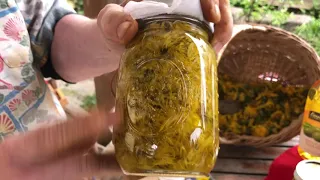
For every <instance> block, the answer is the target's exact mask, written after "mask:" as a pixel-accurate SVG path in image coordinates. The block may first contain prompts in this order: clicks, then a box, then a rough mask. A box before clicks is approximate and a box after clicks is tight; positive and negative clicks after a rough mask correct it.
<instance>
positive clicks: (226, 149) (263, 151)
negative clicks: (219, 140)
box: [219, 145, 288, 160]
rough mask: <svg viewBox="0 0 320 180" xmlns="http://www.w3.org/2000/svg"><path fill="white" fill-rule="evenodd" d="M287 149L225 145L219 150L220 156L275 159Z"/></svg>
mask: <svg viewBox="0 0 320 180" xmlns="http://www.w3.org/2000/svg"><path fill="white" fill-rule="evenodd" d="M287 149H288V148H286V147H265V148H259V149H257V148H252V147H245V146H242V147H239V146H232V145H223V146H221V148H220V151H219V158H234V159H242V158H245V159H264V160H273V159H275V158H276V157H278V156H279V154H282V153H283V152H284V151H286V150H287Z"/></svg>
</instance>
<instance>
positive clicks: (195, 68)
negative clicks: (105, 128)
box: [114, 20, 219, 175]
mask: <svg viewBox="0 0 320 180" xmlns="http://www.w3.org/2000/svg"><path fill="white" fill-rule="evenodd" d="M216 63H217V62H216V56H215V53H214V51H213V49H212V47H211V45H210V44H209V43H208V35H207V33H206V32H205V31H204V30H203V29H201V28H200V27H198V26H195V25H193V24H192V23H189V22H186V21H181V20H159V21H153V22H149V23H148V24H146V25H145V28H144V29H143V30H140V32H139V33H138V35H137V36H136V38H135V39H134V40H133V42H132V43H131V44H130V45H129V46H128V47H127V50H126V52H125V54H124V57H123V59H122V62H121V64H120V71H119V79H118V87H117V94H116V95H117V111H119V112H120V114H121V120H122V122H121V125H119V126H117V128H115V129H114V145H115V150H116V156H117V160H118V162H119V164H120V165H121V167H122V168H123V170H124V171H125V173H126V174H150V173H151V174H180V175H207V174H208V173H210V171H211V170H212V168H213V166H214V163H215V160H216V156H217V152H218V147H219V133H218V127H219V125H218V109H217V108H218V104H217V103H218V101H217V100H218V95H217V73H216V69H217V64H216Z"/></svg>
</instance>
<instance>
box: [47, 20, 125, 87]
mask: <svg viewBox="0 0 320 180" xmlns="http://www.w3.org/2000/svg"><path fill="white" fill-rule="evenodd" d="M122 50H123V47H120V46H118V47H116V48H110V47H109V46H108V44H107V41H105V39H104V37H103V35H102V33H101V31H100V29H99V28H98V25H97V22H96V20H92V19H89V18H86V17H84V16H80V15H75V14H72V15H68V16H65V17H64V18H62V19H61V20H60V21H59V22H58V24H57V25H56V28H55V35H54V38H53V43H52V48H51V58H52V64H53V67H54V69H55V70H56V72H57V73H58V74H59V75H60V76H61V77H62V78H63V79H65V80H66V81H69V82H78V81H81V80H84V79H87V78H92V77H96V76H100V75H102V74H104V73H108V72H112V71H114V70H116V69H117V68H118V64H119V60H120V56H121V52H122Z"/></svg>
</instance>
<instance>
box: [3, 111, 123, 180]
mask: <svg viewBox="0 0 320 180" xmlns="http://www.w3.org/2000/svg"><path fill="white" fill-rule="evenodd" d="M110 118H111V117H110V116H108V118H107V117H105V116H102V115H101V114H97V113H93V115H90V116H88V117H82V118H77V119H73V120H68V121H65V122H62V123H59V124H55V125H51V126H47V127H43V128H39V129H38V130H35V131H30V132H28V133H26V134H25V135H20V136H15V137H10V138H8V139H5V140H4V142H3V143H1V144H0V159H1V161H0V174H1V175H0V177H1V179H10V180H21V179H23V180H56V179H61V180H64V179H65V180H80V179H82V178H83V177H92V176H93V175H94V176H97V175H106V176H108V175H122V172H121V169H120V168H119V167H118V164H117V163H116V160H115V158H114V156H112V155H109V156H107V155H104V156H102V155H101V156H98V155H96V154H94V153H93V152H91V150H90V148H92V146H93V144H94V143H95V142H96V140H97V137H98V135H99V134H100V133H101V132H103V131H104V130H106V129H107V127H108V125H110V123H111V121H110ZM113 118H114V117H113ZM113 118H112V119H113Z"/></svg>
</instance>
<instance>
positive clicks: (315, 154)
mask: <svg viewBox="0 0 320 180" xmlns="http://www.w3.org/2000/svg"><path fill="white" fill-rule="evenodd" d="M298 152H299V154H300V156H301V157H302V158H304V159H309V160H320V80H318V81H317V82H316V83H314V85H313V86H312V87H311V89H310V90H309V93H308V97H307V101H306V105H305V111H304V115H303V123H302V128H301V133H300V142H299V146H298Z"/></svg>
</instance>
